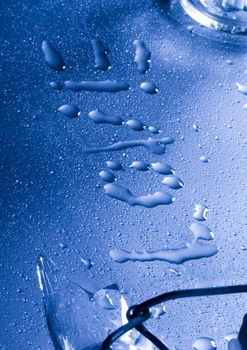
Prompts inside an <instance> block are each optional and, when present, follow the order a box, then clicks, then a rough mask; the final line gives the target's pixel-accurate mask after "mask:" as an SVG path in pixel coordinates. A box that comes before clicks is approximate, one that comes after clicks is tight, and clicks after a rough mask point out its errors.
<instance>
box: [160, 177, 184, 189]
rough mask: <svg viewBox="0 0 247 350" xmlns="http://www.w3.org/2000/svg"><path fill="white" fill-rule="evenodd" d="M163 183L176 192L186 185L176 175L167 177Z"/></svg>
mask: <svg viewBox="0 0 247 350" xmlns="http://www.w3.org/2000/svg"><path fill="white" fill-rule="evenodd" d="M162 183H163V184H164V185H166V186H168V187H170V188H172V189H174V190H178V189H180V188H182V187H183V186H184V183H183V181H182V180H180V179H179V178H178V177H177V176H175V175H168V176H166V177H165V178H164V179H163V181H162Z"/></svg>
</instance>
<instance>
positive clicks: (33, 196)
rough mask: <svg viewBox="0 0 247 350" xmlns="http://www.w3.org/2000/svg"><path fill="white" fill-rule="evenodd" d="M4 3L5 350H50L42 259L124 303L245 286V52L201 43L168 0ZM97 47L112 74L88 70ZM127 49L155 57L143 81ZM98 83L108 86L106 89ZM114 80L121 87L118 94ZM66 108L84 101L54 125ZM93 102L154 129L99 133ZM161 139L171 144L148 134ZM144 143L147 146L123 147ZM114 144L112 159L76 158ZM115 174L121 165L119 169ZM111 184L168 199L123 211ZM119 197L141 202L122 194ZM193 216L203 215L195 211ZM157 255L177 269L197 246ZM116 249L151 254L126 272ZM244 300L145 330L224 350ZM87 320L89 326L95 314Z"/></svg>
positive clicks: (176, 308)
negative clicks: (174, 16)
mask: <svg viewBox="0 0 247 350" xmlns="http://www.w3.org/2000/svg"><path fill="white" fill-rule="evenodd" d="M0 6H1V8H2V9H1V13H2V14H4V17H3V18H2V20H1V24H2V30H1V36H2V38H3V42H2V55H1V67H0V68H1V74H2V76H3V78H2V83H1V101H2V103H1V112H2V113H1V128H0V132H1V180H0V181H1V191H0V193H1V197H2V200H3V207H2V211H1V221H2V223H1V252H0V256H1V265H0V267H1V284H0V298H1V301H2V303H1V305H2V306H1V314H2V316H1V326H2V327H1V330H0V349H1V350H12V349H13V350H14V349H23V350H34V349H35V350H51V349H53V348H52V345H51V343H50V338H49V336H48V332H47V328H46V326H45V325H46V322H45V319H44V315H43V311H44V309H43V304H42V299H41V294H40V290H39V287H38V282H37V278H36V270H35V265H36V261H37V258H38V256H39V255H40V253H43V254H45V255H46V256H47V257H48V258H49V259H51V260H52V261H54V263H55V264H56V266H58V268H59V269H60V270H61V271H62V272H63V273H64V275H65V276H67V277H69V278H70V279H72V278H73V279H74V280H76V281H77V282H78V283H79V284H81V283H82V282H85V278H84V277H85V276H89V278H91V277H92V278H93V280H94V281H95V283H96V282H97V283H98V286H99V287H100V286H101V288H102V287H103V286H106V285H110V284H112V283H118V285H119V286H120V288H121V290H125V291H126V292H128V294H126V295H125V297H126V299H127V301H128V304H129V305H130V304H134V303H138V302H141V301H143V300H145V299H146V298H150V297H152V296H153V295H154V294H156V293H162V292H166V291H168V290H173V289H178V288H179V289H182V288H194V287H198V286H200V287H203V286H205V285H207V286H208V285H214V286H216V285H224V284H229V283H233V284H235V283H245V282H246V254H247V250H246V196H247V193H246V167H247V166H246V155H247V151H246V134H247V132H246V120H247V119H246V118H247V115H246V113H247V111H246V109H243V106H244V105H245V104H246V102H247V100H246V96H245V94H244V92H245V90H244V87H241V86H237V85H236V83H239V84H241V85H243V86H245V85H246V83H247V78H246V74H244V71H245V69H246V68H247V67H246V62H247V57H246V49H241V48H238V47H236V46H235V47H231V46H230V45H229V44H223V42H220V40H218V41H216V40H213V39H207V38H205V37H202V36H198V35H196V34H195V32H196V30H197V27H196V24H194V23H193V22H190V23H188V28H187V27H186V25H185V26H184V25H180V24H179V23H177V22H175V21H173V20H171V19H170V18H169V17H168V16H167V15H166V13H165V11H164V12H162V9H164V5H161V4H159V3H158V2H156V1H152V0H151V1H146V0H145V1H142V0H141V1H122V0H118V1H113V0H110V1H95V0H90V1H88V0H85V1H81V0H80V1H79V0H75V1H73V2H71V1H69V0H63V1H60V0H52V1H51V0H40V1H32V2H30V1H27V0H22V1H20V0H15V1H8V2H7V1H3V2H2V3H1V5H0ZM210 36H211V37H212V35H210ZM95 38H98V39H99V40H100V41H101V42H102V43H103V44H104V47H105V48H107V49H109V53H108V54H107V57H108V59H109V62H110V64H111V69H108V70H106V71H102V70H101V69H98V68H97V67H95V65H96V64H97V63H96V59H95V55H94V51H93V48H92V44H91V40H92V39H95ZM44 40H47V41H49V42H50V43H52V45H53V46H54V48H56V50H57V51H58V52H59V53H60V54H61V55H62V58H63V61H64V62H65V65H66V67H65V69H61V70H60V71H57V70H55V69H52V68H53V67H52V68H50V67H49V65H48V64H47V63H49V62H47V63H46V62H45V59H44V53H43V52H42V42H43V41H44ZM135 40H141V41H143V42H144V43H145V47H146V48H147V49H148V50H149V51H150V52H151V63H150V65H149V69H148V70H147V71H146V73H141V72H140V71H139V70H138V68H137V62H135V57H136V47H135V46H134V45H133V43H134V41H135ZM46 61H48V58H46ZM52 62H53V61H52ZM52 62H50V66H51V65H53V63H54V62H53V63H52ZM55 63H56V62H55ZM60 63H62V62H60ZM55 68H59V69H60V68H62V64H59V66H56V67H55ZM66 81H75V82H81V81H86V82H92V83H90V84H89V85H86V84H88V83H83V84H82V85H80V84H79V85H76V86H75V85H73V84H72V85H73V86H72V89H71V90H73V89H75V90H78V89H80V90H81V89H82V88H83V91H77V92H75V91H71V90H69V89H68V87H70V88H71V85H69V84H68V83H67V86H66V84H65V87H64V88H63V89H62V90H61V91H56V90H55V88H54V87H53V88H52V87H51V86H50V83H51V82H59V83H60V84H62V85H61V86H64V85H63V84H64V82H66ZM95 81H97V82H102V81H103V82H105V81H110V82H107V83H103V85H102V83H101V85H100V86H99V85H97V84H96V85H95ZM114 81H115V82H118V83H120V84H121V85H118V83H117V85H116V84H115V83H114V84H115V85H114V84H113V85H112V82H114ZM143 82H154V83H155V85H156V86H157V87H158V89H159V91H158V93H157V94H148V93H144V91H142V90H141V89H140V85H141V84H142V83H143ZM70 84H71V83H70ZM128 84H129V85H128ZM68 85H69V86H68ZM95 86H96V87H95ZM129 86H130V88H129ZM66 87H67V88H66ZM123 88H124V90H123ZM85 89H86V90H85ZM88 89H89V90H97V91H87V90H88ZM102 89H104V90H108V91H113V90H114V92H106V91H104V92H102V93H101V91H102ZM116 90H121V91H117V92H116ZM238 90H240V91H238ZM241 92H242V93H241ZM63 105H74V106H78V108H79V109H80V111H81V115H80V117H79V118H73V119H71V118H67V117H65V116H64V117H63V115H61V113H60V112H59V111H58V109H59V108H60V107H61V106H63ZM97 109H99V110H101V111H103V112H104V113H105V114H107V115H114V116H120V117H123V118H124V120H125V121H127V120H129V119H138V120H140V121H142V122H143V124H145V125H147V126H151V125H154V126H156V127H158V128H159V129H161V130H162V132H161V133H160V134H159V135H153V134H152V133H151V131H150V130H148V129H147V128H146V129H145V128H144V130H143V131H140V132H139V131H135V130H133V129H132V128H131V127H129V126H128V125H109V124H99V125H97V124H95V123H93V122H92V120H91V119H90V118H89V117H88V113H89V112H90V111H95V110H97ZM132 116H133V117H132ZM131 124H132V122H131ZM132 126H133V124H132ZM166 136H169V138H172V139H174V143H173V144H171V145H166V144H165V145H156V144H154V143H152V141H147V140H148V139H149V138H150V137H152V138H154V139H155V140H158V139H162V138H163V137H166ZM138 140H142V146H147V145H148V146H149V147H132V146H133V145H137V143H136V142H137V141H138ZM169 140H171V139H169ZM120 142H121V143H120ZM110 145H115V147H117V151H111V152H106V151H104V152H100V153H98V152H97V153H90V154H89V153H88V154H86V153H85V150H92V149H97V150H99V149H102V148H104V147H108V146H110ZM129 146H131V147H129ZM156 146H157V147H156ZM153 151H155V152H153ZM135 161H143V162H145V163H147V164H149V165H150V164H151V166H150V170H149V171H145V172H141V171H138V170H137V169H133V168H129V166H130V164H132V162H135ZM107 162H108V163H107ZM109 162H112V163H109ZM106 163H107V164H106ZM155 163H162V164H164V168H162V166H161V165H156V166H154V165H153V164H155ZM166 164H170V167H172V169H175V173H174V174H175V175H176V176H178V177H179V179H180V178H181V180H182V181H183V183H184V187H183V188H181V189H179V190H174V189H170V188H167V187H166V186H165V185H163V184H162V183H161V182H162V179H163V178H164V176H165V175H169V174H170V175H171V174H172V173H173V171H172V170H171V168H169V167H167V166H166ZM120 167H122V168H123V170H119V171H115V170H114V169H116V170H117V169H118V168H120ZM155 168H156V171H155ZM106 169H108V170H109V171H111V172H112V173H114V176H116V182H114V183H110V184H106V183H105V182H104V180H102V178H100V176H99V173H100V172H101V171H105V170H106ZM162 169H163V170H162ZM160 173H161V174H160ZM162 174H164V175H162ZM105 175H106V174H105V173H103V176H105ZM108 175H109V174H108ZM111 179H113V177H112V176H111ZM115 184H116V185H119V186H122V187H124V188H125V189H128V190H129V191H130V193H132V194H133V195H134V196H136V197H142V196H146V195H147V194H149V193H150V194H155V193H156V192H162V193H165V191H166V190H167V191H169V193H170V195H171V196H175V197H176V200H175V201H174V202H173V203H171V204H170V205H157V206H155V207H152V208H150V207H148V208H147V207H143V206H140V205H134V206H133V205H132V206H131V205H129V204H128V203H127V202H126V201H122V200H117V199H114V198H112V196H113V197H114V196H115V193H116V192H115V188H113V186H114V185H115ZM104 186H108V187H107V188H106V190H107V191H108V192H109V195H107V194H106V193H105V191H104V188H103V187H104ZM121 191H122V190H121ZM121 191H120V192H118V193H120V195H121V196H124V198H125V199H127V200H130V201H132V203H136V202H133V200H134V201H136V198H134V199H133V198H132V197H130V194H129V192H126V191H125V192H123V191H122V192H121ZM111 195H112V196H111ZM137 200H138V199H137ZM145 200H146V198H144V202H142V203H144V204H146V202H145ZM142 201H143V198H142ZM198 203H201V204H203V205H205V207H207V208H209V213H208V215H207V220H206V221H202V222H201V224H202V225H205V227H210V232H211V231H212V232H214V233H215V237H211V236H210V233H209V232H208V230H206V229H202V230H201V231H200V232H199V233H200V235H201V236H203V237H204V238H205V237H206V238H207V239H206V240H205V239H201V240H200V243H199V241H198V242H197V243H195V245H196V246H192V247H191V246H189V247H186V243H188V242H191V241H192V239H193V237H194V235H193V232H191V230H190V227H191V224H192V223H195V222H198V223H199V221H198V219H197V218H195V217H193V215H194V208H195V205H196V204H198ZM197 212H198V211H197ZM198 215H199V217H200V218H203V216H204V214H203V213H202V209H200V211H199V212H198ZM196 233H198V230H197V231H196ZM204 235H205V236H204ZM209 238H213V239H211V240H209ZM198 243H199V244H202V245H203V246H205V247H206V248H205V249H208V250H209V251H210V252H211V254H208V257H207V258H202V259H199V258H198V249H197V248H198ZM199 248H200V247H199ZM166 249H168V250H169V251H168V252H172V254H174V253H175V259H177V260H176V261H178V260H179V258H180V260H179V262H182V261H183V259H184V260H186V258H187V254H188V253H189V254H190V257H191V252H192V253H193V254H194V256H195V260H188V261H185V262H184V263H180V264H179V265H177V264H173V263H171V262H169V261H170V260H169V259H168V258H167V255H166V254H167V252H166ZM173 249H174V250H175V252H174V251H173ZM179 249H182V252H181V251H180V250H179ZM183 249H185V250H183ZM119 250H121V251H124V252H132V253H130V254H132V256H131V258H133V260H145V259H144V258H145V257H146V258H147V260H153V261H145V262H143V261H136V262H134V261H128V262H126V263H122V264H119V263H117V262H114V260H113V259H112V257H111V256H110V255H109V253H110V252H112V251H113V252H115V253H116V252H119ZM133 250H135V251H137V252H139V254H138V253H137V252H135V253H133ZM177 250H178V251H177ZM153 251H155V252H156V253H157V252H161V253H160V254H161V255H162V256H161V258H165V259H166V258H167V261H160V260H157V259H159V258H160V256H158V253H157V255H156V256H152V255H151V257H150V255H146V256H143V255H142V253H145V252H153ZM162 251H165V252H164V254H165V255H163V253H162ZM217 251H218V252H217ZM201 252H202V251H201ZM216 252H217V253H216ZM180 253H182V255H181V256H180V257H179V254H180ZM112 254H113V253H112ZM112 254H111V255H112ZM124 254H125V253H124ZM145 254H147V253H145ZM128 257H129V256H128ZM136 257H138V259H136ZM139 258H140V259H139ZM153 258H157V259H153ZM81 259H83V260H81ZM165 259H163V260H165ZM83 261H84V262H83ZM85 261H87V262H88V263H86V264H85ZM89 261H92V262H93V266H92V267H91V268H90V269H88V266H89V265H91V264H90V263H89ZM69 298H70V297H68V300H69ZM83 300H84V299H83ZM86 300H87V301H88V299H86ZM246 301H247V300H246V296H237V295H236V296H230V297H219V298H218V297H212V298H199V299H197V300H184V301H180V302H178V303H176V302H175V303H172V302H171V303H167V305H166V312H165V314H164V315H163V316H161V317H160V319H157V320H156V319H155V320H151V321H150V322H149V321H148V322H147V325H148V326H149V325H150V329H153V330H154V332H155V333H156V334H158V335H159V336H160V337H161V339H162V340H164V341H165V342H166V343H167V344H168V345H169V346H170V347H171V349H172V348H174V347H175V346H176V347H177V349H178V350H184V349H188V350H189V349H192V344H193V342H194V341H195V340H196V339H198V338H200V337H204V338H205V337H206V338H212V339H215V341H216V343H217V349H219V350H224V349H226V344H227V342H226V341H225V340H224V337H225V336H226V335H227V334H229V333H232V332H236V331H238V330H239V327H240V324H241V321H242V316H243V315H244V313H245V312H246V311H247V310H246V304H247V303H246ZM90 305H91V304H90ZM89 309H90V308H89ZM66 310H67V309H66ZM106 312H110V310H106ZM65 314H66V317H67V316H68V315H69V314H68V313H67V312H66V313H65ZM81 314H82V313H80V317H81ZM84 314H85V315H86V316H87V322H90V321H88V320H89V318H90V312H89V310H86V308H85V310H84V312H83V315H84ZM70 316H71V315H70ZM94 321H95V319H94V318H93V321H91V323H89V326H90V327H91V328H92V327H93V326H94ZM111 324H112V323H111ZM86 326H88V323H87V325H86ZM86 329H88V328H86ZM97 331H98V330H97ZM97 341H98V339H97ZM194 344H195V343H194ZM197 344H198V343H197ZM232 344H233V343H232ZM76 350H77V349H76ZM145 350H146V349H145Z"/></svg>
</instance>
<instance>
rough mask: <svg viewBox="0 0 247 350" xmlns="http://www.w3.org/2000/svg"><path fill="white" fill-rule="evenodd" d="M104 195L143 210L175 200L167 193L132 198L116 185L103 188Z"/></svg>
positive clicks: (126, 190)
mask: <svg viewBox="0 0 247 350" xmlns="http://www.w3.org/2000/svg"><path fill="white" fill-rule="evenodd" d="M104 190H105V193H106V194H107V195H108V196H110V197H112V198H115V199H118V200H120V201H123V202H126V203H128V204H129V205H131V206H135V205H140V206H142V207H145V208H154V207H156V206H158V205H169V204H171V203H172V202H173V201H174V200H175V198H174V197H172V196H171V195H170V194H168V193H164V192H160V191H158V192H155V193H154V194H148V195H144V196H139V197H138V196H134V195H133V194H132V193H131V192H130V190H128V189H127V188H126V187H123V186H119V185H116V184H107V185H105V186H104Z"/></svg>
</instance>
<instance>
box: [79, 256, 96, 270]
mask: <svg viewBox="0 0 247 350" xmlns="http://www.w3.org/2000/svg"><path fill="white" fill-rule="evenodd" d="M81 262H82V263H83V264H84V265H85V266H86V267H87V268H88V269H91V267H93V263H92V261H91V260H90V259H85V258H81Z"/></svg>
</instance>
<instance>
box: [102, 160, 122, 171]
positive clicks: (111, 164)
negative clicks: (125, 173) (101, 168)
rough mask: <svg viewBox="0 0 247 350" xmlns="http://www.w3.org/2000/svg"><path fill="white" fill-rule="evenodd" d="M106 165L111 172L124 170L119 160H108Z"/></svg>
mask: <svg viewBox="0 0 247 350" xmlns="http://www.w3.org/2000/svg"><path fill="white" fill-rule="evenodd" d="M106 165H107V167H108V168H109V169H111V170H122V169H123V166H122V164H121V163H120V162H119V161H117V160H108V161H107V162H106Z"/></svg>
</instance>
